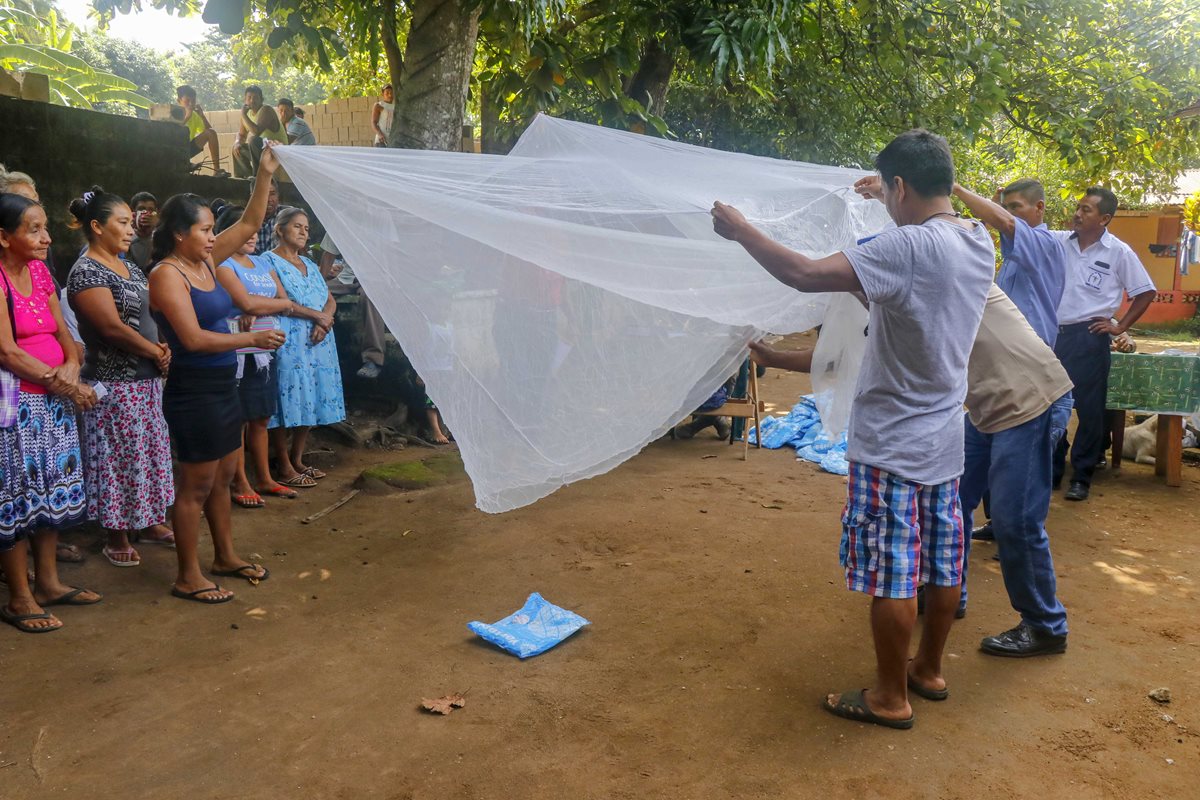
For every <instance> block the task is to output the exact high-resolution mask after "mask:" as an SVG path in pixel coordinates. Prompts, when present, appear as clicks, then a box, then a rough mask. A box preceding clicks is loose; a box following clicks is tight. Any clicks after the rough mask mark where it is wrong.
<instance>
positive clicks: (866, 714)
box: [821, 689, 913, 731]
mask: <svg viewBox="0 0 1200 800" xmlns="http://www.w3.org/2000/svg"><path fill="white" fill-rule="evenodd" d="M865 691H866V689H859V690H857V691H854V692H842V694H841V696H840V697H838V701H837V704H836V705H830V704H829V700H828V699H826V700H823V701H822V702H821V708H823V709H825V710H826V711H828V712H829V713H830V714H833V715H834V716H835V717H841V718H842V719H848V720H851V721H852V722H867V723H870V724H872V725H882V726H883V727H885V728H895V729H897V730H902V731H906V730H908V729H909V728H911V727H912V726H913V717H912V716H911V715H910V716H909V717H908V718H907V719H887V718H886V717H880V716H878V715H877V714H876V713H875V712H874V711H872V710H871V709H870V708H868V707H867V701H866V700H865V699H864V698H863V692H865Z"/></svg>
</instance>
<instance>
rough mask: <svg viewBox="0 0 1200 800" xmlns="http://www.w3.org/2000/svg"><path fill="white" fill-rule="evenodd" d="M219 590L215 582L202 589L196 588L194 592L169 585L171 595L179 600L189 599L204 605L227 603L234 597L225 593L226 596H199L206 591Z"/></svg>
mask: <svg viewBox="0 0 1200 800" xmlns="http://www.w3.org/2000/svg"><path fill="white" fill-rule="evenodd" d="M219 591H221V587H220V585H219V584H215V583H214V584H213V585H212V586H209V587H207V588H204V589H197V590H196V591H194V592H184V591H181V590H180V589H179V588H178V587H175V586H172V587H171V596H172V597H178V598H179V599H180V600H191V601H192V602H193V603H204V605H206V606H215V605H220V604H221V603H228V602H229V601H230V600H232V599H233V597H234V596H233V595H227V596H226V597H201V596H200V595H202V594H207V593H208V592H219Z"/></svg>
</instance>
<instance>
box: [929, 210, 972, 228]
mask: <svg viewBox="0 0 1200 800" xmlns="http://www.w3.org/2000/svg"><path fill="white" fill-rule="evenodd" d="M934 217H955V218H961V217H962V214H960V213H958V212H957V211H937V212H934V213H933V214H930V215H929V216H928V217H926V218H925V219H923V220H921V224H922V225H924V224H925V223H926V222H929V220H931V219H933V218H934Z"/></svg>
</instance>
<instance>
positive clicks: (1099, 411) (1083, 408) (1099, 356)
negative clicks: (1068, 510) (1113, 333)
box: [1054, 322, 1112, 486]
mask: <svg viewBox="0 0 1200 800" xmlns="http://www.w3.org/2000/svg"><path fill="white" fill-rule="evenodd" d="M1090 324H1091V323H1090V322H1079V323H1076V324H1075V325H1063V326H1062V327H1060V328H1059V329H1058V341H1057V342H1056V343H1055V345H1054V354H1055V355H1056V356H1058V360H1059V361H1061V362H1062V365H1063V367H1064V368H1066V370H1067V374H1068V375H1070V376H1071V382H1072V383H1074V384H1075V389H1074V395H1075V416H1076V417H1078V418H1079V426H1078V427H1077V428H1076V429H1075V441H1074V442H1070V441H1068V440H1067V437H1065V436H1064V437H1063V438H1062V440H1061V441H1059V443H1058V447H1056V448H1055V450H1054V481H1055V483H1057V482H1059V481H1061V480H1062V479H1063V475H1064V473H1065V472H1066V469H1067V449H1068V447H1069V448H1070V451H1071V480H1072V481H1079V482H1081V483H1085V484H1087V485H1089V486H1090V485H1091V483H1092V473H1094V472H1095V471H1096V464H1098V463H1099V462H1100V459H1101V458H1102V457H1103V456H1104V448H1105V438H1106V437H1105V428H1104V406H1105V401H1106V399H1107V396H1108V370H1109V366H1110V365H1111V363H1112V355H1111V341H1112V340H1111V339H1109V336H1108V334H1107V333H1101V334H1095V333H1089V332H1088V325H1090Z"/></svg>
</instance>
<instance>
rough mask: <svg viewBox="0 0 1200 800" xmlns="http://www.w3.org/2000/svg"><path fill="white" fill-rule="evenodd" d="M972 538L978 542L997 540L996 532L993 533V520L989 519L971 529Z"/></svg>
mask: <svg viewBox="0 0 1200 800" xmlns="http://www.w3.org/2000/svg"><path fill="white" fill-rule="evenodd" d="M971 539H972V540H974V541H976V542H994V541H996V534H994V533H992V521H991V520H990V519H989V520H988V521H987V522H985V523H984V524H982V525H980V526H979V527H978V528H976V529H975V530H973V531H971Z"/></svg>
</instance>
